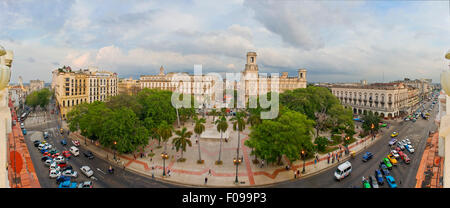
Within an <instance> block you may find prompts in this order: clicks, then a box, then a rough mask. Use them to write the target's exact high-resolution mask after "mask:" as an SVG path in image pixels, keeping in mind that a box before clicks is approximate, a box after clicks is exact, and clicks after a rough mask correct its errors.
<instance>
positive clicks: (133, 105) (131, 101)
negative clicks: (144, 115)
mask: <svg viewBox="0 0 450 208" xmlns="http://www.w3.org/2000/svg"><path fill="white" fill-rule="evenodd" d="M106 106H107V107H108V108H110V109H111V110H114V109H120V108H121V107H127V108H130V109H131V110H133V112H134V113H135V114H136V115H138V114H139V113H140V112H141V111H142V105H141V104H140V103H139V102H138V101H137V99H136V96H131V95H128V94H119V95H116V96H112V97H110V98H109V100H108V102H106Z"/></svg>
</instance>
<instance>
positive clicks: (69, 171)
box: [62, 170, 78, 178]
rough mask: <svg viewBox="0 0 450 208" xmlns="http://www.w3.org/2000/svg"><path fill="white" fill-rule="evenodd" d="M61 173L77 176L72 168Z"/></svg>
mask: <svg viewBox="0 0 450 208" xmlns="http://www.w3.org/2000/svg"><path fill="white" fill-rule="evenodd" d="M62 175H63V176H68V177H74V178H76V177H78V172H77V171H74V170H65V171H63V172H62Z"/></svg>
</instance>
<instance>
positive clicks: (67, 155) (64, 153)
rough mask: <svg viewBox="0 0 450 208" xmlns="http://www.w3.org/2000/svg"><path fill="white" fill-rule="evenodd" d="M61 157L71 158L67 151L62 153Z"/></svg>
mask: <svg viewBox="0 0 450 208" xmlns="http://www.w3.org/2000/svg"><path fill="white" fill-rule="evenodd" d="M62 155H63V156H64V157H65V158H68V157H70V156H72V155H71V154H70V152H69V151H67V150H66V151H63V152H62Z"/></svg>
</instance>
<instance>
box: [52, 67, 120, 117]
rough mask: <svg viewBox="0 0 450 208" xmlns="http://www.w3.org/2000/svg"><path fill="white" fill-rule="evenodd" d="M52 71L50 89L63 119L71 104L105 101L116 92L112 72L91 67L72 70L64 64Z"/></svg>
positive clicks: (114, 75) (114, 77) (115, 83)
mask: <svg viewBox="0 0 450 208" xmlns="http://www.w3.org/2000/svg"><path fill="white" fill-rule="evenodd" d="M52 73H53V78H52V89H53V90H54V91H55V97H56V102H57V104H58V107H59V111H60V113H61V114H60V115H61V117H62V118H63V119H66V117H67V113H68V112H69V111H70V110H71V109H72V107H73V106H76V105H78V104H81V103H85V102H87V103H92V102H94V101H107V98H108V97H110V96H115V95H117V94H118V87H117V84H118V79H117V74H116V73H113V72H108V71H99V70H98V69H97V68H93V67H90V68H89V69H83V70H82V69H80V70H78V71H72V69H71V68H70V67H65V66H64V67H63V68H59V69H56V70H54V71H53V72H52Z"/></svg>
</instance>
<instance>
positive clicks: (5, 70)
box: [0, 46, 13, 107]
mask: <svg viewBox="0 0 450 208" xmlns="http://www.w3.org/2000/svg"><path fill="white" fill-rule="evenodd" d="M12 59H13V53H12V51H7V50H5V48H3V47H2V46H0V107H7V106H8V96H7V94H8V93H7V92H6V87H7V86H8V84H9V80H10V78H11V63H12Z"/></svg>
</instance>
